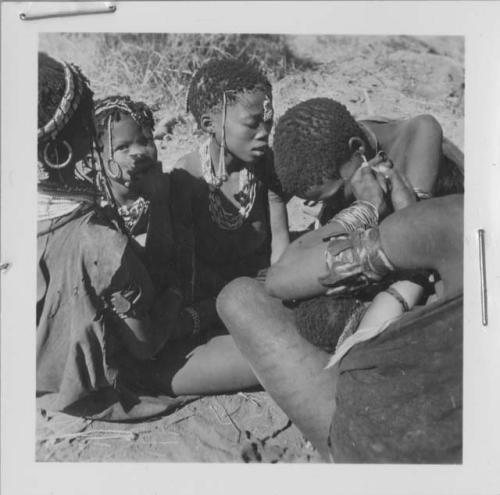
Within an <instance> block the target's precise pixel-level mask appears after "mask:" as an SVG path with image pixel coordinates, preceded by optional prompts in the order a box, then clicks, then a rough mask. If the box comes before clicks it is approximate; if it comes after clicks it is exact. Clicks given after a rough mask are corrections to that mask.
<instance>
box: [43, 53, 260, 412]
mask: <svg viewBox="0 0 500 495" xmlns="http://www.w3.org/2000/svg"><path fill="white" fill-rule="evenodd" d="M38 81H39V105H38V107H39V108H38V110H39V112H38V115H39V129H40V131H39V136H40V139H39V146H38V149H39V170H40V171H41V172H42V173H43V175H42V177H40V181H39V189H40V196H43V197H44V198H45V199H44V200H43V201H41V202H40V204H39V218H38V236H37V241H38V272H37V308H36V309H37V379H36V380H37V396H38V397H39V398H38V405H39V406H41V407H43V408H45V409H47V410H52V411H64V412H67V413H70V414H75V415H81V416H87V417H93V416H94V415H98V416H99V417H103V416H104V417H106V418H108V419H109V420H125V419H139V418H144V417H149V416H154V415H156V414H160V413H164V412H167V411H169V410H170V409H171V408H175V407H178V406H179V405H180V404H182V403H183V402H184V398H183V397H182V394H200V393H204V392H205V393H206V392H213V391H221V392H224V391H230V390H240V389H242V388H244V387H246V386H249V385H255V384H256V383H257V380H256V378H255V376H254V375H253V373H252V372H251V370H250V368H249V367H248V364H247V363H246V361H245V360H244V359H243V358H242V357H241V355H240V354H239V352H238V351H237V349H236V348H235V346H234V344H233V343H232V339H231V337H229V336H223V337H222V341H221V340H220V339H216V340H215V341H213V342H209V343H208V344H207V345H206V346H202V348H199V347H200V343H201V336H200V335H199V334H197V335H193V333H194V332H193V328H192V325H191V326H190V327H186V326H185V325H184V324H182V322H181V321H180V312H181V309H182V305H183V298H182V295H181V293H180V291H179V290H177V289H176V287H175V279H173V280H172V281H171V285H170V286H169V287H166V288H165V289H164V291H163V292H161V293H160V292H158V291H157V290H155V288H156V286H155V284H154V283H153V281H152V280H151V277H150V275H149V273H148V270H147V268H146V266H145V264H144V262H143V259H141V257H140V256H139V255H138V254H137V251H136V249H135V246H134V245H133V244H132V240H131V237H130V236H129V235H126V234H125V233H124V232H123V231H122V230H121V229H120V227H119V226H120V221H119V220H120V219H119V218H117V217H116V215H115V212H114V210H113V209H112V208H109V206H107V207H103V206H102V205H101V203H100V202H99V201H97V199H98V198H99V196H100V192H99V191H98V189H97V187H96V184H95V182H96V176H95V175H94V176H93V177H91V179H92V180H91V181H82V180H81V179H80V178H79V177H78V176H77V174H76V169H75V165H76V161H77V160H80V159H83V158H84V157H86V156H87V155H91V154H94V156H95V155H96V154H97V155H98V153H97V152H98V150H97V145H96V144H95V142H96V140H97V139H96V135H95V132H94V120H93V119H94V115H93V104H92V92H91V91H90V89H89V87H88V83H87V80H86V79H85V78H84V76H83V75H82V74H81V72H80V71H79V70H78V69H76V68H75V67H73V66H71V65H69V64H65V63H62V62H58V61H56V60H54V59H53V58H51V57H49V56H48V55H46V54H40V55H39V79H38ZM77 95H79V97H78V96H77ZM68 102H69V104H68ZM68 112H69V113H70V115H69V117H68ZM49 135H50V139H51V141H50V145H49V146H46V143H47V141H46V138H47V136H49ZM63 142H64V144H63ZM68 158H69V159H68ZM95 167H96V168H97V171H98V172H99V173H100V174H102V175H104V176H105V177H106V169H105V168H102V167H101V168H99V163H96V165H95ZM82 170H84V169H82ZM127 173H128V172H127V171H124V176H126V174H127ZM132 180H133V179H132ZM132 180H131V181H132ZM122 224H123V222H122ZM124 230H125V229H124ZM127 234H128V232H127ZM187 316H189V315H187ZM181 338H182V339H183V340H181V341H179V342H181V343H178V344H177V343H175V339H181ZM182 353H187V354H188V356H189V358H188V357H183V358H182V363H183V364H182V365H180V364H179V355H180V354H181V355H182ZM153 356H155V357H156V359H154V360H153V359H152V357H153ZM183 356H184V355H183ZM222 356H224V357H226V358H227V357H228V356H229V357H231V359H229V360H228V361H226V360H223V359H222ZM208 367H211V368H212V370H211V373H206V369H207V368H208ZM200 370H202V371H201V372H200ZM158 377H160V378H158ZM159 392H162V393H163V394H165V393H170V395H172V394H175V395H176V397H168V398H167V397H165V399H155V398H154V396H155V395H156V394H158V393H159ZM145 396H149V397H148V400H147V407H146V408H144V407H142V406H143V402H142V399H141V397H145ZM125 398H126V403H127V404H128V405H127V407H126V408H125V407H124V406H123V404H124V403H125V402H124V399H125Z"/></svg>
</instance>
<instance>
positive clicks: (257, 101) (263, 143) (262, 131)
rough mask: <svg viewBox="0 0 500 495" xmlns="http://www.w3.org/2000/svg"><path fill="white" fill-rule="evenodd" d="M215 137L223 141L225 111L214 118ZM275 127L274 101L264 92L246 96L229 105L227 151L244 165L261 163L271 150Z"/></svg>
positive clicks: (244, 94)
mask: <svg viewBox="0 0 500 495" xmlns="http://www.w3.org/2000/svg"><path fill="white" fill-rule="evenodd" d="M213 122H214V126H215V137H216V139H217V142H218V143H220V142H221V140H222V112H217V113H216V114H214V115H213ZM272 125H273V119H272V104H271V100H270V98H269V97H268V96H266V94H265V93H264V92H263V91H253V92H248V93H243V94H241V95H239V96H238V99H237V100H236V102H228V104H227V106H226V122H225V144H226V149H227V151H228V152H229V153H230V154H232V155H233V156H235V157H236V158H238V159H239V160H241V161H243V162H245V163H255V162H257V161H259V160H260V159H261V158H262V157H263V156H264V154H265V153H266V151H267V149H268V148H269V133H270V132H271V128H272Z"/></svg>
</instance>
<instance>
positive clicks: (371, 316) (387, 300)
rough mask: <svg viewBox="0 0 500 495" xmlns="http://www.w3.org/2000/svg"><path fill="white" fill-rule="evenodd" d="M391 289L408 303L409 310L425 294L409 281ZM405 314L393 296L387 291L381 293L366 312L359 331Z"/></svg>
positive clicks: (403, 281) (395, 284)
mask: <svg viewBox="0 0 500 495" xmlns="http://www.w3.org/2000/svg"><path fill="white" fill-rule="evenodd" d="M390 288H392V289H395V290H396V291H397V292H398V293H399V295H400V296H401V297H402V298H403V299H404V300H405V301H406V304H407V305H408V309H406V311H408V310H410V309H412V308H413V307H414V306H415V305H416V304H417V303H418V301H419V299H420V298H421V297H422V294H423V292H424V290H423V288H422V287H421V286H420V285H417V284H415V283H413V282H410V281H408V280H400V281H398V282H395V283H393V284H392V285H391V286H390ZM404 312H405V308H403V306H402V304H401V303H400V302H399V301H398V299H396V298H395V297H394V296H393V295H391V294H390V293H388V292H386V291H382V292H379V293H378V294H377V295H376V296H375V298H374V299H373V302H372V304H371V305H370V306H369V308H368V309H367V310H366V313H365V314H364V316H363V318H362V320H361V322H360V323H359V326H358V330H361V329H363V328H369V327H379V326H380V325H382V324H383V323H385V322H386V321H388V320H392V319H393V318H397V317H398V316H401V315H402V314H403V313H404Z"/></svg>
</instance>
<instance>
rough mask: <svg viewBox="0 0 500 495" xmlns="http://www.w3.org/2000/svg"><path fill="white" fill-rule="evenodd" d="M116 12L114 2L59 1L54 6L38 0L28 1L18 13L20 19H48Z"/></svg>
mask: <svg viewBox="0 0 500 495" xmlns="http://www.w3.org/2000/svg"><path fill="white" fill-rule="evenodd" d="M113 12H116V5H115V2H60V3H59V5H57V6H55V5H54V4H51V5H44V4H43V3H40V4H38V2H29V4H28V7H27V8H26V9H25V10H24V11H23V12H21V13H20V14H19V18H20V19H21V20H22V21H33V20H36V19H49V18H51V17H69V16H73V15H87V14H112V13H113Z"/></svg>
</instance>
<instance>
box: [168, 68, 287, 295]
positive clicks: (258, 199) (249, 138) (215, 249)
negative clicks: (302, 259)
mask: <svg viewBox="0 0 500 495" xmlns="http://www.w3.org/2000/svg"><path fill="white" fill-rule="evenodd" d="M187 109H188V111H189V112H191V114H192V115H193V117H194V118H195V120H196V122H197V124H198V126H199V127H200V128H201V129H202V130H203V131H204V133H205V134H206V135H207V138H206V139H205V140H204V142H203V143H202V144H201V146H200V147H199V149H198V150H196V151H194V152H192V153H189V154H187V155H185V156H184V157H182V158H181V159H180V160H179V162H178V164H177V167H176V169H180V170H174V171H173V175H174V176H175V177H176V180H179V181H180V182H181V183H182V184H183V186H182V187H183V189H184V190H188V191H190V194H191V196H192V198H193V199H192V204H193V205H195V206H194V207H193V217H194V219H193V221H194V224H195V236H196V250H197V266H198V268H199V270H200V271H202V272H203V277H202V275H201V274H199V276H198V277H197V278H198V280H201V279H203V280H204V281H208V280H212V282H213V283H212V287H206V290H208V291H209V292H211V293H212V294H214V295H215V294H216V293H217V292H218V290H220V289H221V288H222V286H223V285H224V284H225V283H226V282H227V281H229V280H231V279H232V278H234V277H236V276H238V275H251V276H255V275H256V274H257V272H258V271H259V270H261V269H264V268H266V267H267V266H269V264H270V263H271V262H274V261H275V260H277V259H278V258H279V256H280V255H281V253H282V252H283V250H284V249H285V247H286V246H287V245H288V242H289V239H288V225H287V216H286V208H285V202H284V199H283V197H282V192H281V188H280V185H279V183H278V181H277V180H276V176H275V174H274V166H273V157H272V151H271V149H270V148H269V135H270V131H271V128H272V124H273V110H272V88H271V84H270V83H269V81H268V79H267V78H266V77H265V76H264V75H263V74H262V73H261V72H260V71H259V70H257V69H256V68H255V67H253V66H252V65H249V64H246V63H243V62H241V61H238V60H234V59H223V60H216V59H212V60H210V61H208V62H207V63H206V64H204V65H203V66H202V67H201V68H200V69H199V70H198V71H197V72H196V73H195V75H194V76H193V79H192V81H191V83H190V86H189V89H188V93H187ZM183 171H186V172H188V173H189V176H190V177H186V176H184V175H183V173H182V172H183ZM205 285H207V284H205Z"/></svg>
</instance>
